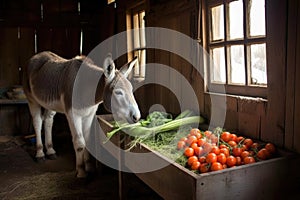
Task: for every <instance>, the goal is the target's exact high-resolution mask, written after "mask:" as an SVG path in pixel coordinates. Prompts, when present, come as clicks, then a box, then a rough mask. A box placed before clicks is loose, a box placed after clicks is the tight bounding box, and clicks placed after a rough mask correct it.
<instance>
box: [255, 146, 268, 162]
mask: <svg viewBox="0 0 300 200" xmlns="http://www.w3.org/2000/svg"><path fill="white" fill-rule="evenodd" d="M256 156H257V158H259V159H260V160H266V159H267V158H269V156H270V153H269V152H268V150H267V149H265V148H262V149H261V150H259V151H258V152H257V154H256Z"/></svg>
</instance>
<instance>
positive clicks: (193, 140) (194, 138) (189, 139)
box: [186, 135, 198, 145]
mask: <svg viewBox="0 0 300 200" xmlns="http://www.w3.org/2000/svg"><path fill="white" fill-rule="evenodd" d="M197 141H198V140H197V137H196V136H194V135H191V136H189V137H188V139H187V141H186V143H187V144H188V145H191V144H193V143H195V142H197Z"/></svg>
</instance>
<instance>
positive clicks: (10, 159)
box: [0, 133, 161, 200]
mask: <svg viewBox="0 0 300 200" xmlns="http://www.w3.org/2000/svg"><path fill="white" fill-rule="evenodd" d="M54 147H55V149H56V151H57V154H58V158H57V159H56V160H46V161H45V162H43V163H37V162H35V160H34V154H35V146H34V144H33V143H32V142H31V140H24V139H23V138H22V137H11V136H0V199H3V200H8V199H9V200H10V199H28V200H35V199H41V200H48V199H53V200H54V199H55V200H58V199H61V200H63V199H70V200H76V199H78V200H79V199H119V192H118V191H119V188H118V172H117V171H116V170H113V169H111V168H109V167H105V166H102V167H101V170H98V171H97V174H96V176H95V177H93V179H92V180H81V179H78V178H76V177H75V155H74V152H73V151H74V150H73V147H72V143H71V138H70V136H69V134H68V133H66V134H65V133H63V134H59V135H56V137H55V138H54ZM126 182H127V183H128V185H127V190H126V191H127V192H126V193H124V194H123V195H124V197H125V199H149V200H151V199H161V198H160V197H159V196H158V195H157V194H156V193H154V192H153V191H152V190H151V189H150V188H149V187H147V186H146V185H145V184H144V183H143V182H142V181H140V180H139V179H138V178H137V177H136V176H135V175H133V174H128V175H126Z"/></svg>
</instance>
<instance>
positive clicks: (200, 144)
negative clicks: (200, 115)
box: [197, 138, 206, 147]
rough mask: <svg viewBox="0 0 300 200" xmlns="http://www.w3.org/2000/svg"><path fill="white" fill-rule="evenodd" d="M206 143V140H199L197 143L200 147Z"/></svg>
mask: <svg viewBox="0 0 300 200" xmlns="http://www.w3.org/2000/svg"><path fill="white" fill-rule="evenodd" d="M205 142H206V140H205V139H204V138H201V139H198V141H197V143H198V146H199V147H202V146H203V144H204V143H205Z"/></svg>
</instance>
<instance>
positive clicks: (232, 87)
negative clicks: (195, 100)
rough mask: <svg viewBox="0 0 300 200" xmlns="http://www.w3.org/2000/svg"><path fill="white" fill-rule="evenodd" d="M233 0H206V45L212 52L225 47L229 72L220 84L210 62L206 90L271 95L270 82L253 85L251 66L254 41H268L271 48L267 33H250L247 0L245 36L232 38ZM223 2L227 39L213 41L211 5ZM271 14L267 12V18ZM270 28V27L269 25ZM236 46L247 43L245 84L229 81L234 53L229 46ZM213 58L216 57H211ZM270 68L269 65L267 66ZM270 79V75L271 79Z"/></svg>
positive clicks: (244, 0) (205, 47)
mask: <svg viewBox="0 0 300 200" xmlns="http://www.w3.org/2000/svg"><path fill="white" fill-rule="evenodd" d="M231 1H233V0H202V5H203V6H202V8H203V9H202V12H203V13H202V17H203V18H202V22H203V29H204V30H203V31H202V37H203V47H204V49H205V50H206V51H207V52H208V54H209V55H211V50H212V49H213V48H217V47H223V48H224V55H225V72H226V82H225V83H216V82H213V81H212V80H211V79H212V77H211V67H210V66H211V65H210V64H209V62H208V65H207V67H206V72H207V74H206V77H205V78H206V86H207V87H206V91H207V92H213V93H222V92H224V88H225V92H226V93H227V94H231V95H238V96H249V97H261V98H267V88H268V83H267V84H266V85H259V84H258V85H254V84H251V80H249V79H250V76H251V71H250V69H251V66H250V54H251V51H250V45H252V44H265V45H266V51H267V33H265V35H264V36H255V37H253V36H251V37H250V35H249V33H250V22H249V14H247V9H248V2H249V0H243V38H239V39H229V38H228V36H227V34H228V32H229V28H228V24H229V23H228V19H229V12H228V11H229V3H230V2H231ZM219 5H223V6H224V11H223V13H224V39H223V40H218V41H213V40H212V39H211V37H212V27H211V24H212V23H211V20H212V19H211V16H212V15H211V8H212V7H215V6H219ZM266 15H267V13H266V11H265V20H266V19H267V17H266ZM265 30H267V27H265ZM232 45H243V46H244V60H245V66H244V67H245V85H240V84H233V83H229V77H230V74H229V73H230V70H229V69H228V64H229V62H230V54H229V52H228V51H229V49H230V46H232ZM211 60H212V59H211ZM267 60H268V59H267V53H266V66H267ZM267 70H268V68H267ZM267 79H268V78H267Z"/></svg>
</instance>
